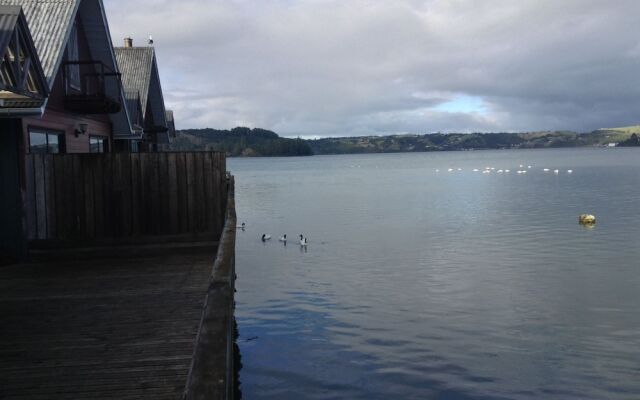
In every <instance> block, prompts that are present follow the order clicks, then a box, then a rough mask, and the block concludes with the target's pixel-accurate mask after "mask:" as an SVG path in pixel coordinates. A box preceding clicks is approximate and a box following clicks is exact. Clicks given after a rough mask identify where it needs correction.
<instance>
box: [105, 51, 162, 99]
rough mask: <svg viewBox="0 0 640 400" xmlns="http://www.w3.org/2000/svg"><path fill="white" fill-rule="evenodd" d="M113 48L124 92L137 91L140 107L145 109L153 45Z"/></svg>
mask: <svg viewBox="0 0 640 400" xmlns="http://www.w3.org/2000/svg"><path fill="white" fill-rule="evenodd" d="M114 50H115V53H116V59H117V60H118V67H119V68H120V73H122V86H124V90H125V92H131V93H134V92H138V93H139V94H140V103H141V104H142V109H143V110H146V108H147V100H148V98H149V85H150V82H151V70H152V67H153V59H154V52H153V47H116V48H115V49H114Z"/></svg>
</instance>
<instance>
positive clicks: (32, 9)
mask: <svg viewBox="0 0 640 400" xmlns="http://www.w3.org/2000/svg"><path fill="white" fill-rule="evenodd" d="M0 5H12V6H22V10H23V11H24V15H25V17H26V19H27V23H28V25H29V30H30V31H31V36H32V37H33V42H34V44H35V47H36V49H37V51H38V55H39V57H40V63H41V64H42V70H43V71H44V75H45V77H46V79H47V82H48V83H49V88H51V87H53V81H54V79H55V77H56V73H57V72H58V67H59V65H60V62H61V60H62V56H63V54H64V49H65V47H66V43H67V40H68V38H69V33H70V31H71V26H72V24H73V20H74V19H75V15H76V13H77V11H78V6H79V5H80V0H0Z"/></svg>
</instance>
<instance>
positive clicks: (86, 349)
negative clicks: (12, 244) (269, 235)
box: [0, 248, 216, 400]
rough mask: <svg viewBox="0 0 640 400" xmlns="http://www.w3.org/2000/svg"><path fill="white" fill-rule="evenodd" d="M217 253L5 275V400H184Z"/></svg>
mask: <svg viewBox="0 0 640 400" xmlns="http://www.w3.org/2000/svg"><path fill="white" fill-rule="evenodd" d="M215 250H216V249H215V248H214V249H211V251H208V249H207V251H205V252H202V251H201V252H200V254H190V255H185V254H180V255H171V256H161V257H152V258H125V259H102V260H97V261H96V260H92V261H74V262H57V263H54V264H51V263H49V264H21V265H15V266H10V267H4V268H0V320H1V323H0V398H1V399H5V400H9V399H140V398H150V399H180V398H181V397H182V395H183V391H184V387H185V383H186V381H187V375H188V373H189V367H190V364H191V360H192V355H193V350H194V341H195V339H196V334H197V331H198V326H199V323H200V319H201V316H202V310H203V305H204V301H205V295H206V292H207V288H208V286H209V277H210V275H211V272H212V265H213V260H214V258H215Z"/></svg>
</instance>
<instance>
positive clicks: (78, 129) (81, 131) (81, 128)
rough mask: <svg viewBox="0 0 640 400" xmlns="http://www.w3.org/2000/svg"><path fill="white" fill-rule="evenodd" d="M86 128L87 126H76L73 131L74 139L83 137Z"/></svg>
mask: <svg viewBox="0 0 640 400" xmlns="http://www.w3.org/2000/svg"><path fill="white" fill-rule="evenodd" d="M87 127H88V125H87V124H78V126H77V127H76V130H75V131H74V133H75V134H76V137H78V135H85V134H86V133H87Z"/></svg>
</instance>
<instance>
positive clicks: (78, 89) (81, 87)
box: [63, 61, 122, 114]
mask: <svg viewBox="0 0 640 400" xmlns="http://www.w3.org/2000/svg"><path fill="white" fill-rule="evenodd" d="M63 77H64V88H65V100H64V103H65V107H66V108H67V109H68V110H70V111H73V112H77V113H80V114H115V113H117V112H119V111H120V109H121V108H122V104H121V100H120V99H121V97H120V94H121V89H120V88H121V80H120V73H118V72H115V71H114V70H112V69H111V68H109V67H108V66H106V65H105V64H103V63H102V62H100V61H67V62H65V63H64V68H63Z"/></svg>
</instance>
